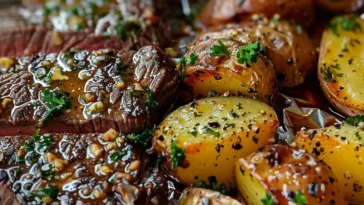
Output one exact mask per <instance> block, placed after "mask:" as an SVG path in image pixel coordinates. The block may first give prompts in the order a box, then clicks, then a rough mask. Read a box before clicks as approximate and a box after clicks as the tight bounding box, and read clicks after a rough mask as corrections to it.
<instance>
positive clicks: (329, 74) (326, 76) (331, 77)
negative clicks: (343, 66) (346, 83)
mask: <svg viewBox="0 0 364 205" xmlns="http://www.w3.org/2000/svg"><path fill="white" fill-rule="evenodd" d="M331 68H335V69H337V70H340V67H339V65H337V64H335V65H332V66H330V67H328V66H326V65H324V66H322V67H321V68H320V73H321V74H322V75H323V80H324V81H325V82H335V81H336V80H335V77H343V76H344V74H343V73H338V74H336V73H335V72H333V71H332V70H331Z"/></svg>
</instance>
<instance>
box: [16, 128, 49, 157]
mask: <svg viewBox="0 0 364 205" xmlns="http://www.w3.org/2000/svg"><path fill="white" fill-rule="evenodd" d="M51 142H52V138H51V137H50V136H40V135H39V130H37V131H36V132H35V133H34V135H33V138H32V139H29V140H27V141H26V142H25V143H24V145H23V148H24V149H25V151H27V152H35V153H37V154H39V155H42V154H44V153H46V152H47V150H48V148H49V146H50V145H51Z"/></svg>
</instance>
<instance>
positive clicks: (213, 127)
mask: <svg viewBox="0 0 364 205" xmlns="http://www.w3.org/2000/svg"><path fill="white" fill-rule="evenodd" d="M278 126H279V121H278V119H277V115H276V113H275V111H274V110H273V109H272V108H270V107H269V106H268V105H266V104H265V103H263V102H259V101H256V100H252V99H249V98H240V97H214V98H206V99H201V100H197V101H195V102H193V103H190V104H188V105H186V106H183V107H181V108H179V109H177V110H176V111H174V112H173V113H171V114H170V115H169V116H168V117H167V118H166V119H165V120H164V121H163V122H162V123H161V124H160V125H159V126H158V127H157V130H156V132H155V134H154V137H153V144H154V149H155V151H156V152H157V153H158V154H159V156H162V157H165V158H166V159H167V160H166V161H165V162H164V164H163V166H164V167H165V168H166V169H165V170H168V171H169V172H170V173H171V175H173V176H174V177H175V178H176V179H177V180H178V181H180V182H181V183H183V184H185V185H187V186H189V185H191V184H196V183H199V182H201V181H204V182H208V177H209V176H215V177H216V179H217V182H218V183H223V184H225V185H226V187H230V188H231V187H235V180H234V165H235V162H236V159H238V158H240V157H244V156H247V155H249V154H250V153H252V152H254V151H256V150H257V149H258V148H260V147H262V146H264V145H266V144H268V143H269V141H271V140H273V138H274V136H275V132H276V130H277V128H278ZM207 128H208V129H209V132H206V130H207ZM172 141H173V142H175V143H176V144H177V145H178V146H179V147H181V148H182V149H183V151H184V154H185V156H186V158H185V160H184V161H183V164H182V165H181V166H178V167H177V168H176V169H174V170H173V169H172V163H171V158H172V156H171V143H172Z"/></svg>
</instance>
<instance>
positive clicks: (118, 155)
mask: <svg viewBox="0 0 364 205" xmlns="http://www.w3.org/2000/svg"><path fill="white" fill-rule="evenodd" d="M125 155H126V153H125V152H122V151H120V150H115V152H114V153H112V154H111V155H110V160H111V161H113V162H115V161H117V160H119V159H121V158H122V157H123V156H125Z"/></svg>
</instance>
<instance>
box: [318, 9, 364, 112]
mask: <svg viewBox="0 0 364 205" xmlns="http://www.w3.org/2000/svg"><path fill="white" fill-rule="evenodd" d="M330 27H331V28H328V29H327V30H326V31H325V33H324V36H323V38H322V43H321V52H320V60H319V66H318V77H319V80H320V84H321V87H322V90H323V91H324V94H325V96H326V97H327V99H328V100H329V101H330V103H331V104H332V105H333V106H335V107H336V108H337V109H338V110H339V111H340V112H341V113H343V114H345V115H347V116H355V115H359V114H364V87H363V79H364V69H363V67H364V58H363V56H364V43H363V42H364V21H363V20H361V19H360V18H359V17H355V16H344V17H337V18H335V19H334V20H333V21H332V22H331V26H330Z"/></svg>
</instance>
